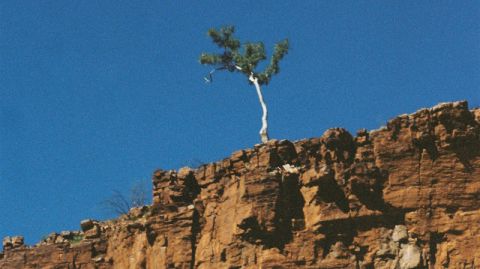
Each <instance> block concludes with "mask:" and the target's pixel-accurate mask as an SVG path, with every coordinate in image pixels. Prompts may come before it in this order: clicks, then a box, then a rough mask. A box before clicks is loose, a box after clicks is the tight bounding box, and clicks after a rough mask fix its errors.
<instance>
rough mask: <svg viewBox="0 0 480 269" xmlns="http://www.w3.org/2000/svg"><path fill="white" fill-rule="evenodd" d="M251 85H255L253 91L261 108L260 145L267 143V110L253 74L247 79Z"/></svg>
mask: <svg viewBox="0 0 480 269" xmlns="http://www.w3.org/2000/svg"><path fill="white" fill-rule="evenodd" d="M248 79H249V80H250V81H251V82H252V83H253V85H255V89H256V90H257V95H258V100H260V105H261V106H262V111H263V115H262V129H260V139H261V140H262V143H267V142H268V130H267V129H268V122H267V119H268V110H267V105H266V104H265V101H264V100H263V95H262V90H261V89H260V84H258V78H256V77H254V76H253V74H251V75H250V77H249V78H248Z"/></svg>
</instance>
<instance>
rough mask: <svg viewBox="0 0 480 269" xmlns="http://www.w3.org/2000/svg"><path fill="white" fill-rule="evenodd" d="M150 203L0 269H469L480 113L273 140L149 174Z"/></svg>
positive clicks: (473, 261)
mask: <svg viewBox="0 0 480 269" xmlns="http://www.w3.org/2000/svg"><path fill="white" fill-rule="evenodd" d="M153 193H154V197H153V198H154V199H153V200H154V202H153V204H152V205H151V206H148V207H144V208H135V209H133V210H132V211H131V212H130V214H129V215H128V216H123V217H121V218H119V219H118V220H113V221H107V222H96V221H83V222H82V230H83V231H82V232H76V233H75V232H64V233H62V234H52V235H50V236H49V238H47V239H46V240H44V241H43V242H41V243H40V244H38V245H37V246H34V247H26V246H24V245H23V240H22V239H21V238H18V237H13V238H6V239H4V243H3V246H4V250H3V254H0V268H199V269H206V268H230V269H234V268H366V269H367V268H402V269H403V268H478V267H480V110H478V109H477V110H473V111H470V110H469V109H468V106H467V103H466V102H457V103H448V104H441V105H438V106H436V107H433V108H431V109H423V110H420V111H417V112H416V113H414V114H411V115H402V116H399V117H397V118H395V119H393V120H391V121H390V122H388V124H387V126H386V127H383V128H381V129H379V130H375V131H371V132H368V131H366V130H361V131H359V132H358V133H357V136H356V137H353V136H352V135H351V134H349V133H348V132H347V131H346V130H344V129H341V128H335V129H330V130H327V131H326V132H325V133H324V135H323V136H322V137H320V138H313V139H306V140H301V141H296V142H290V141H287V140H282V141H270V142H269V143H267V144H262V145H256V146H255V147H254V148H253V149H246V150H241V151H238V152H235V153H233V154H232V156H231V157H229V158H226V159H224V160H222V161H219V162H216V163H211V164H207V165H204V166H201V167H200V168H197V169H190V168H182V169H180V170H179V171H163V170H158V171H156V172H155V173H154V176H153Z"/></svg>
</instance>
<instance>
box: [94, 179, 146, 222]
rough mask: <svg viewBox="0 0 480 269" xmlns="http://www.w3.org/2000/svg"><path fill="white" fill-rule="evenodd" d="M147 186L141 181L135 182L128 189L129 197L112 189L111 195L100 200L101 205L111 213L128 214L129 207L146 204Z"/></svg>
mask: <svg viewBox="0 0 480 269" xmlns="http://www.w3.org/2000/svg"><path fill="white" fill-rule="evenodd" d="M147 188H148V187H147V186H146V185H145V184H144V183H143V182H137V183H136V184H135V185H133V186H132V188H131V189H130V197H128V196H125V195H124V194H123V193H121V192H120V191H118V190H113V192H112V195H111V196H110V197H108V198H107V199H105V200H104V201H103V202H102V206H103V207H104V208H105V209H106V210H107V211H109V212H110V213H113V214H118V215H124V214H128V212H129V211H130V209H131V208H134V207H141V206H144V205H146V203H147V200H148V191H147Z"/></svg>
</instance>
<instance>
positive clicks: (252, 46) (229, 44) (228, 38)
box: [200, 26, 289, 85]
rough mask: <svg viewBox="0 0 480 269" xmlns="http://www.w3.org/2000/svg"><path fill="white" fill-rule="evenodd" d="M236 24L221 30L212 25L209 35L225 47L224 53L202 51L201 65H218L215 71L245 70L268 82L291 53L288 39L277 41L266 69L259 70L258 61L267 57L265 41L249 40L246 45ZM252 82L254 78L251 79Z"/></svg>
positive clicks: (261, 80)
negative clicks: (237, 33)
mask: <svg viewBox="0 0 480 269" xmlns="http://www.w3.org/2000/svg"><path fill="white" fill-rule="evenodd" d="M234 33H235V27H234V26H226V27H222V28H220V29H219V30H217V29H215V28H212V29H210V30H209V31H208V35H209V36H210V37H211V38H212V41H213V42H214V43H215V44H217V45H218V47H220V48H221V49H223V52H222V53H217V54H215V53H202V55H201V56H200V63H201V64H208V65H213V66H215V67H216V68H215V70H227V71H230V72H241V73H243V74H245V75H246V76H247V78H250V76H253V77H255V78H257V80H258V83H259V84H260V85H263V84H268V83H269V82H270V79H271V78H272V76H273V75H274V74H277V73H278V72H279V71H280V66H279V62H280V60H281V59H282V58H283V57H284V56H285V54H287V53H288V48H289V43H288V39H284V40H282V41H280V42H278V43H277V44H275V47H274V51H273V55H272V58H271V60H270V63H269V65H268V66H267V67H266V68H265V69H264V70H263V71H258V70H256V68H257V66H258V63H259V62H260V61H262V60H266V59H267V56H266V52H265V46H264V44H263V43H262V42H255V43H251V42H246V43H243V45H242V44H241V43H240V41H239V40H238V39H236V38H235V37H234V35H233V34H234ZM249 81H250V82H251V80H250V79H249Z"/></svg>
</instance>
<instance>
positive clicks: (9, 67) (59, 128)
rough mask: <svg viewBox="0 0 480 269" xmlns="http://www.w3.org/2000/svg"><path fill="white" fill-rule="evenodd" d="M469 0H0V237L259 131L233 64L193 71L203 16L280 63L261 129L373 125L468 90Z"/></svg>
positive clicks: (76, 210) (68, 216) (40, 227)
mask: <svg viewBox="0 0 480 269" xmlns="http://www.w3.org/2000/svg"><path fill="white" fill-rule="evenodd" d="M479 18H480V2H479V1H468V0H466V1H353V0H352V1H318V0H312V1H278V0H276V1H273V0H271V1H259V0H255V1H118V0H115V1H106V0H102V1H95V0H92V1H79V0H74V1H60V0H59V1H33V0H31V1H17V0H12V1H10V0H2V1H1V2H0V237H4V236H7V235H17V234H23V235H25V236H26V241H27V242H28V243H35V242H37V241H38V240H39V239H40V238H41V237H42V236H43V235H46V234H48V233H50V232H53V231H57V232H59V231H62V230H67V229H79V222H80V220H82V219H85V218H97V219H105V218H109V217H112V216H111V215H109V214H107V213H105V211H104V210H103V209H102V207H101V206H100V203H101V201H102V200H104V199H106V198H107V197H109V196H110V195H111V193H112V190H114V189H116V190H120V191H122V192H127V191H128V190H129V188H130V187H131V186H132V185H133V184H134V183H135V182H136V181H139V180H144V181H148V180H149V179H150V178H151V174H152V172H153V171H154V170H155V169H157V168H164V169H176V168H179V167H181V166H185V165H197V164H199V163H200V162H210V161H215V160H218V159H221V158H224V157H227V156H229V155H230V153H231V152H233V151H235V150H238V149H242V148H247V147H252V146H253V145H254V144H256V143H258V142H259V136H258V130H259V129H260V126H261V122H260V117H261V108H260V105H259V103H258V99H257V96H256V93H255V90H254V88H253V87H252V86H251V85H249V84H248V83H247V81H246V78H245V77H243V76H241V75H240V74H231V73H218V74H216V77H215V80H214V83H213V84H205V83H204V81H203V76H204V75H205V74H207V73H208V72H209V71H210V69H209V67H206V66H201V65H200V64H199V62H198V56H199V55H200V53H201V52H202V51H207V52H214V51H215V50H216V47H215V46H214V45H213V44H212V43H211V41H210V40H209V38H208V37H207V36H206V31H207V30H208V29H209V28H210V27H219V26H222V25H226V24H233V25H235V26H236V28H237V36H238V37H239V38H240V39H242V40H249V41H264V42H265V45H266V48H267V50H268V52H269V53H271V51H272V50H271V48H272V47H273V44H274V43H275V42H276V41H279V40H281V39H283V38H285V37H288V38H289V39H290V42H291V50H290V52H289V54H288V55H287V56H286V58H284V60H283V61H282V62H281V72H280V74H278V75H277V76H276V77H274V78H273V80H272V82H271V83H270V85H268V86H267V87H265V88H264V95H265V99H266V102H267V105H268V106H269V112H270V122H269V123H270V135H271V137H272V138H277V139H291V140H297V139H301V138H306V137H315V136H320V135H321V134H322V133H323V132H324V131H325V130H326V129H327V128H330V127H345V128H347V129H348V130H350V131H351V132H352V133H354V132H355V131H356V130H357V129H359V128H363V127H365V128H367V129H376V128H378V127H380V126H381V125H384V124H385V122H386V121H387V120H388V119H390V118H392V117H394V116H395V115H398V114H402V113H410V112H414V111H415V110H417V109H419V108H422V107H430V106H433V105H435V104H437V103H439V102H446V101H454V100H464V99H466V100H468V101H469V103H470V107H474V106H479V105H480V93H479V92H480V91H479V85H480V72H479V71H480V27H479V26H480V23H479V21H480V19H479Z"/></svg>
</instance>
